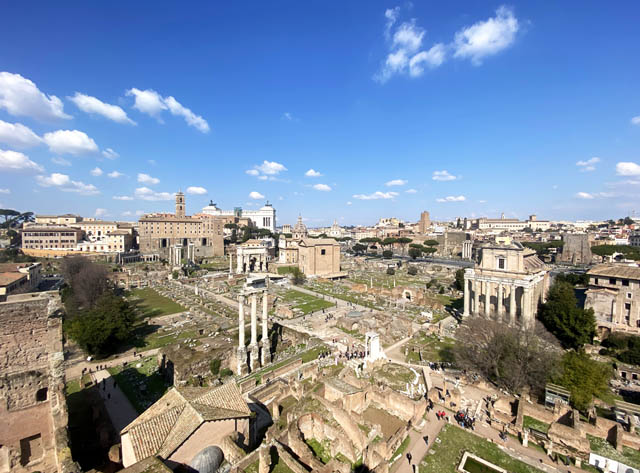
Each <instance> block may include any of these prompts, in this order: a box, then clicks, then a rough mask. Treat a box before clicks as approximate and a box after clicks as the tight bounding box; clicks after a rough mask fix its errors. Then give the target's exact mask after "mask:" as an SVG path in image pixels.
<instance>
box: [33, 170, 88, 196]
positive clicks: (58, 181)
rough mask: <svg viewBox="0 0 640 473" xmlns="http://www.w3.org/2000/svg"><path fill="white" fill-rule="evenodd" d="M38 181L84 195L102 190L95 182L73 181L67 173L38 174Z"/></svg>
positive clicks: (41, 183) (41, 184)
mask: <svg viewBox="0 0 640 473" xmlns="http://www.w3.org/2000/svg"><path fill="white" fill-rule="evenodd" d="M36 181H37V183H38V184H39V185H40V186H42V187H55V188H57V189H59V190H61V191H63V192H77V193H79V194H83V195H95V194H99V193H100V192H99V191H98V189H97V188H96V186H94V185H93V184H85V183H84V182H81V181H73V180H71V179H70V178H69V176H67V175H66V174H60V173H57V172H54V173H52V174H51V175H50V176H36Z"/></svg>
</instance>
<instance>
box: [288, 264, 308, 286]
mask: <svg viewBox="0 0 640 473" xmlns="http://www.w3.org/2000/svg"><path fill="white" fill-rule="evenodd" d="M306 280H307V277H306V276H305V275H304V273H303V272H302V270H301V269H300V268H298V267H297V266H294V267H293V269H292V270H291V281H292V282H293V284H295V285H296V286H301V285H303V284H304V283H305V281H306Z"/></svg>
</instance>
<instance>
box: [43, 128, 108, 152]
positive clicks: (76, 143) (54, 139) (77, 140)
mask: <svg viewBox="0 0 640 473" xmlns="http://www.w3.org/2000/svg"><path fill="white" fill-rule="evenodd" d="M44 141H45V143H47V146H49V150H51V152H52V153H56V154H71V155H73V156H80V155H83V154H93V153H95V152H97V151H98V145H97V144H96V142H95V141H93V139H92V138H89V136H87V134H86V133H84V132H82V131H79V130H58V131H52V132H50V133H45V134H44Z"/></svg>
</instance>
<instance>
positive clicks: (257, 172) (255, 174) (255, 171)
mask: <svg viewBox="0 0 640 473" xmlns="http://www.w3.org/2000/svg"><path fill="white" fill-rule="evenodd" d="M245 172H246V173H247V174H249V175H250V176H258V175H260V172H259V171H258V170H257V169H247V170H246V171H245Z"/></svg>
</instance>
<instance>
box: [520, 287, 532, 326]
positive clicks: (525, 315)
mask: <svg viewBox="0 0 640 473" xmlns="http://www.w3.org/2000/svg"><path fill="white" fill-rule="evenodd" d="M522 325H523V328H531V327H532V326H533V320H532V313H531V288H529V287H525V288H524V291H523V293H522Z"/></svg>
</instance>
